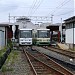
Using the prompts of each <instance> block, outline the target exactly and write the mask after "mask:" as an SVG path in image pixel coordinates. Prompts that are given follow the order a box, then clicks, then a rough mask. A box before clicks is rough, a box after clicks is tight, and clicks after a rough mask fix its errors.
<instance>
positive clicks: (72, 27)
mask: <svg viewBox="0 0 75 75" xmlns="http://www.w3.org/2000/svg"><path fill="white" fill-rule="evenodd" d="M64 21H65V25H66V37H65V38H66V40H65V42H66V44H67V45H68V46H69V48H70V49H73V50H75V16H73V17H70V18H68V19H66V20H64Z"/></svg>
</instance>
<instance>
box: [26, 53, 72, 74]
mask: <svg viewBox="0 0 75 75" xmlns="http://www.w3.org/2000/svg"><path fill="white" fill-rule="evenodd" d="M27 53H28V54H30V53H29V52H27ZM30 55H31V56H32V57H33V58H35V59H37V60H38V61H40V62H42V63H44V64H45V65H47V66H49V65H48V64H46V63H45V62H43V61H41V60H40V59H38V58H36V56H35V55H32V54H30ZM43 56H44V57H46V58H47V59H50V58H48V57H47V56H45V55H44V54H43ZM39 57H40V56H39ZM40 58H41V57H40ZM50 61H52V62H53V63H54V65H57V66H58V67H59V68H61V69H62V70H63V71H65V72H66V73H68V75H73V73H71V72H70V71H69V70H67V69H66V68H64V67H62V66H61V65H59V64H58V63H56V62H55V61H53V60H52V59H50ZM49 67H51V66H49ZM51 68H52V69H54V70H56V71H59V72H60V73H62V74H63V75H67V74H65V73H63V72H61V71H60V70H59V69H56V68H54V67H51Z"/></svg>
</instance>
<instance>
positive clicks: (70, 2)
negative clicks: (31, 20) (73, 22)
mask: <svg viewBox="0 0 75 75" xmlns="http://www.w3.org/2000/svg"><path fill="white" fill-rule="evenodd" d="M9 13H10V16H47V17H51V15H53V16H52V17H53V19H52V20H53V23H60V22H61V18H62V21H63V20H65V19H67V18H69V17H72V16H74V0H0V23H2V22H9V20H8V19H9V18H8V16H9ZM11 20H12V19H11ZM49 22H51V19H50V21H49ZM35 23H36V22H35Z"/></svg>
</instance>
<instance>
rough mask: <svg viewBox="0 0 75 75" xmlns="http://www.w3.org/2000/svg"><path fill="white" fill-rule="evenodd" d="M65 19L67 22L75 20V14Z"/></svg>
mask: <svg viewBox="0 0 75 75" xmlns="http://www.w3.org/2000/svg"><path fill="white" fill-rule="evenodd" d="M64 21H65V23H70V22H75V16H73V17H70V18H68V19H66V20H64Z"/></svg>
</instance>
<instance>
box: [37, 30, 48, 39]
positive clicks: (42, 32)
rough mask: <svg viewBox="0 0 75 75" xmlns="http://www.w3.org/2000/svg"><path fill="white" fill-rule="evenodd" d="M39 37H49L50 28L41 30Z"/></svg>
mask: <svg viewBox="0 0 75 75" xmlns="http://www.w3.org/2000/svg"><path fill="white" fill-rule="evenodd" d="M38 38H49V30H39V31H38Z"/></svg>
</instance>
